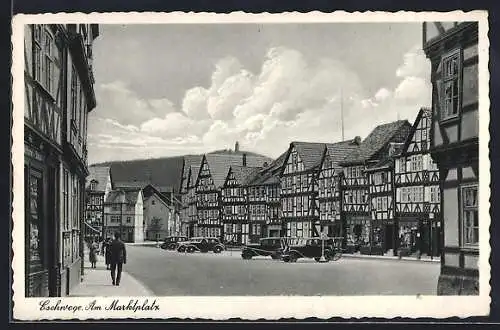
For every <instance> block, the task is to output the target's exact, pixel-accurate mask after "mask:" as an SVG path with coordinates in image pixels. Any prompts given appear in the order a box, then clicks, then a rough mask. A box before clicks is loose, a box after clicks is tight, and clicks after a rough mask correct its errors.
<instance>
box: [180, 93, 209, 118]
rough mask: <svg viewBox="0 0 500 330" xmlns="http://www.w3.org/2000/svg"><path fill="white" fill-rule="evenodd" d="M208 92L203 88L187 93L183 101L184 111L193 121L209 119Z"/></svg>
mask: <svg viewBox="0 0 500 330" xmlns="http://www.w3.org/2000/svg"><path fill="white" fill-rule="evenodd" d="M207 98H208V91H207V90H206V89H205V88H203V87H194V88H191V89H189V90H187V91H186V94H185V95H184V99H183V100H182V110H183V111H184V113H186V114H187V115H188V116H189V117H191V118H193V119H206V118H209V115H208V112H207V108H206V106H207Z"/></svg>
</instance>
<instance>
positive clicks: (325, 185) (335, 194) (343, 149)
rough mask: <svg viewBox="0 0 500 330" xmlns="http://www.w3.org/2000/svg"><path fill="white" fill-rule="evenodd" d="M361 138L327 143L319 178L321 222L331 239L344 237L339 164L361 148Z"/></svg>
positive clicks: (340, 168)
mask: <svg viewBox="0 0 500 330" xmlns="http://www.w3.org/2000/svg"><path fill="white" fill-rule="evenodd" d="M359 141H360V138H359V137H357V138H355V139H353V140H348V141H342V142H337V143H327V144H326V149H325V153H324V156H323V160H322V161H321V170H320V172H319V177H318V201H319V221H320V225H321V228H320V229H321V231H324V232H325V233H326V234H327V235H328V236H330V237H334V236H336V237H340V236H343V232H342V225H341V217H340V214H341V201H342V199H341V191H340V177H341V173H342V167H341V166H340V165H339V162H340V161H342V160H343V159H344V157H345V155H346V154H347V153H349V152H352V151H353V150H354V149H356V148H358V147H359Z"/></svg>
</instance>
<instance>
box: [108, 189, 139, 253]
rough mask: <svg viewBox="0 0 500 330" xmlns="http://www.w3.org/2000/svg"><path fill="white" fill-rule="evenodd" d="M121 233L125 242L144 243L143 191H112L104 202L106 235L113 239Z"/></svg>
mask: <svg viewBox="0 0 500 330" xmlns="http://www.w3.org/2000/svg"><path fill="white" fill-rule="evenodd" d="M116 232H118V233H120V236H121V239H122V240H123V241H124V242H130V243H138V242H143V241H144V213H143V197H142V190H141V189H135V190H123V189H119V190H112V191H110V192H109V194H108V196H107V199H106V200H105V201H104V233H105V236H106V237H113V236H114V234H115V233H116Z"/></svg>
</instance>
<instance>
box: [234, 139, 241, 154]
mask: <svg viewBox="0 0 500 330" xmlns="http://www.w3.org/2000/svg"><path fill="white" fill-rule="evenodd" d="M238 151H240V143H239V142H238V141H236V143H235V144H234V152H238Z"/></svg>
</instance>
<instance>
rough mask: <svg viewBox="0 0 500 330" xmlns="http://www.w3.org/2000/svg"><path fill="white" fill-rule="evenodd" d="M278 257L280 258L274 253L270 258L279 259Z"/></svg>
mask: <svg viewBox="0 0 500 330" xmlns="http://www.w3.org/2000/svg"><path fill="white" fill-rule="evenodd" d="M279 258H280V256H279V255H277V254H275V253H273V254H271V259H273V260H277V259H279Z"/></svg>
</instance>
